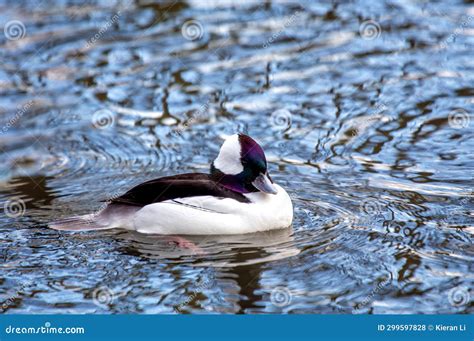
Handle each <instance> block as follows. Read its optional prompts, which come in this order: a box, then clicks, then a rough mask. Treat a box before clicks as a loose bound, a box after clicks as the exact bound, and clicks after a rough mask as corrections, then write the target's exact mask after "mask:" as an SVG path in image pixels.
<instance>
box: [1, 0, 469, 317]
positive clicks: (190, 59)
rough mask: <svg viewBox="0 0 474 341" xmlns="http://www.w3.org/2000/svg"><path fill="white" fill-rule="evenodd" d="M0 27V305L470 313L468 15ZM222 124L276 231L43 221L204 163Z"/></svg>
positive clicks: (400, 12)
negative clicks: (267, 172)
mask: <svg viewBox="0 0 474 341" xmlns="http://www.w3.org/2000/svg"><path fill="white" fill-rule="evenodd" d="M206 3H207V2H206ZM12 20H18V21H19V22H20V24H18V22H13V24H12V23H11V21H12ZM0 22H2V25H3V26H5V27H6V23H10V24H9V26H13V28H16V29H17V30H11V27H10V28H9V30H5V32H4V34H3V35H2V36H1V37H0V45H1V46H0V56H1V57H0V58H1V59H0V61H1V65H2V67H1V69H0V92H1V96H0V127H1V128H2V130H1V131H0V132H1V134H0V150H1V154H0V176H1V179H0V201H1V203H2V205H1V206H2V207H3V208H4V212H2V214H1V215H0V236H1V237H0V238H1V240H2V243H1V247H0V255H1V259H2V261H1V280H0V301H2V302H4V303H3V305H2V309H3V311H4V312H5V313H95V312H97V313H174V312H177V311H179V312H183V313H263V312H264V313H472V312H474V308H473V307H474V304H473V302H472V297H473V296H474V293H473V292H472V289H471V288H472V285H473V283H474V276H473V273H474V263H473V260H474V247H473V234H474V225H473V224H474V214H473V212H474V211H473V207H474V205H473V202H474V194H473V188H472V185H473V183H474V182H473V170H474V162H473V160H474V159H473V150H474V139H473V135H474V134H473V125H474V122H473V120H474V117H473V114H474V88H473V80H474V59H473V58H472V56H473V51H474V49H473V47H474V7H473V6H472V5H470V4H469V3H468V2H467V1H466V3H462V2H457V1H450V2H449V3H448V2H443V3H439V4H433V3H430V2H425V1H419V2H406V1H390V2H387V3H378V2H376V3H374V2H372V1H356V2H353V3H341V4H332V3H323V4H310V3H304V2H302V3H297V2H292V3H273V2H266V3H264V4H259V3H251V2H246V3H245V4H244V5H239V4H238V2H235V3H233V2H229V3H225V4H222V3H219V4H214V5H211V4H208V5H206V4H203V3H199V2H197V1H190V2H188V3H182V4H181V3H175V4H173V3H168V4H161V5H152V4H149V3H148V2H145V1H141V2H140V3H136V2H130V3H125V2H112V1H110V2H109V1H100V2H98V3H94V2H91V1H86V2H85V4H79V2H73V1H71V2H67V1H59V0H58V1H54V2H53V1H38V2H37V3H35V2H34V1H28V2H15V4H13V3H12V2H6V1H5V2H2V3H1V5H0ZM15 24H16V27H15ZM21 24H22V25H24V26H23V27H22V26H21ZM236 131H241V132H246V133H248V134H250V135H251V136H253V137H254V138H256V139H257V140H259V141H260V142H261V144H262V145H263V147H264V149H265V150H266V153H267V158H268V159H269V161H270V162H271V166H270V168H271V175H272V177H273V179H274V180H275V181H276V182H278V183H280V184H281V185H282V186H284V187H285V188H286V189H287V191H288V192H289V193H290V195H291V197H292V200H293V203H294V206H295V219H294V223H293V227H292V229H287V230H283V231H275V232H271V233H262V234H258V235H245V236H232V237H219V236H208V237H200V238H197V237H190V238H188V239H189V240H188V241H187V242H186V241H183V242H182V244H183V245H177V243H176V241H173V240H171V239H169V238H168V237H160V236H146V235H139V234H136V233H130V232H120V231H107V232H86V233H76V234H71V233H60V232H57V231H52V230H49V229H48V228H47V227H46V226H47V223H48V222H49V221H51V220H54V219H58V218H61V217H66V216H69V215H72V214H85V213H89V212H94V211H97V210H98V209H100V208H101V207H102V205H103V203H102V202H101V200H105V199H107V198H109V197H113V196H115V195H118V194H121V193H123V191H125V190H126V189H128V188H130V187H132V186H133V185H135V184H138V183H140V182H142V181H144V180H146V179H150V178H154V177H160V176H165V175H170V174H175V173H180V172H193V171H199V172H201V171H207V169H208V165H209V162H210V161H211V160H212V159H213V158H214V157H215V156H216V154H217V152H218V149H219V147H220V145H221V143H222V139H223V137H224V136H225V135H228V134H231V133H234V132H236Z"/></svg>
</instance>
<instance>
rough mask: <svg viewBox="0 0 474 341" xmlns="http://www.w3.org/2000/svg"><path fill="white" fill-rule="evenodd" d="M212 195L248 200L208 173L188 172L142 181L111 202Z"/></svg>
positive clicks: (139, 203) (143, 202) (142, 202)
mask: <svg viewBox="0 0 474 341" xmlns="http://www.w3.org/2000/svg"><path fill="white" fill-rule="evenodd" d="M203 195H212V196H215V197H219V198H231V199H235V200H237V201H239V202H245V203H248V202H250V201H249V200H248V199H247V198H246V197H245V196H244V195H243V194H241V193H238V192H234V191H231V190H229V189H227V188H225V187H223V186H222V185H220V184H219V183H217V182H215V181H213V180H211V179H210V177H209V175H208V174H201V173H188V174H180V175H174V176H167V177H163V178H159V179H155V180H150V181H147V182H144V183H142V184H140V185H138V186H136V187H134V188H132V189H131V190H129V191H128V192H127V193H125V194H123V195H122V196H120V197H118V198H114V199H112V200H111V201H110V202H111V203H117V204H126V205H134V206H145V205H148V204H152V203H155V202H161V201H165V200H172V199H177V198H186V197H195V196H203Z"/></svg>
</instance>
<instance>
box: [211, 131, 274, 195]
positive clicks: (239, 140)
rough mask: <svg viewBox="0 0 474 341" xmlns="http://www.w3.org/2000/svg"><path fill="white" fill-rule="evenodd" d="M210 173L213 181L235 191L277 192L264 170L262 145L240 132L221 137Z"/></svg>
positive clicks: (265, 169) (264, 162) (265, 167)
mask: <svg viewBox="0 0 474 341" xmlns="http://www.w3.org/2000/svg"><path fill="white" fill-rule="evenodd" d="M211 175H212V177H213V179H214V180H215V181H218V182H219V183H221V184H222V185H224V186H225V187H227V188H228V189H231V190H233V191H236V192H240V193H250V192H258V191H260V192H263V193H268V194H276V193H277V188H276V187H275V185H274V184H273V181H272V180H271V178H270V176H269V175H268V172H267V159H266V158H265V153H264V152H263V149H262V147H260V145H259V144H258V143H257V142H255V140H254V139H252V138H251V137H250V136H247V135H244V134H235V135H232V136H230V137H228V138H227V139H226V140H225V141H224V144H223V145H222V147H221V149H220V151H219V155H218V156H217V158H216V159H215V160H214V162H213V163H212V165H211Z"/></svg>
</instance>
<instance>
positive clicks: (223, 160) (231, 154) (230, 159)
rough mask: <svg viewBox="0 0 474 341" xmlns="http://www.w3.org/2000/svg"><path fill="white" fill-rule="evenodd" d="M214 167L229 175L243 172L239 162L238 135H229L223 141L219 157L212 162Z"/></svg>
mask: <svg viewBox="0 0 474 341" xmlns="http://www.w3.org/2000/svg"><path fill="white" fill-rule="evenodd" d="M214 167H216V168H217V169H219V170H220V171H221V172H222V173H224V174H229V175H235V174H239V173H240V172H242V171H243V170H244V166H242V163H241V162H240V142H239V135H237V134H234V135H231V136H229V137H228V138H227V139H226V140H225V141H224V144H223V145H222V147H221V150H220V151H219V155H217V158H216V159H215V160H214Z"/></svg>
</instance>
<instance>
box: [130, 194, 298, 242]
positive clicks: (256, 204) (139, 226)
mask: <svg viewBox="0 0 474 341" xmlns="http://www.w3.org/2000/svg"><path fill="white" fill-rule="evenodd" d="M275 186H276V187H277V189H278V193H277V194H275V195H272V194H264V193H260V192H258V193H249V194H245V196H246V197H247V198H248V199H249V200H250V201H251V203H241V202H238V201H236V200H234V199H229V198H225V199H219V198H216V197H212V196H201V197H191V198H182V199H175V200H167V201H164V202H160V203H155V204H151V205H147V206H145V207H143V208H142V209H140V210H139V211H138V212H136V213H135V215H134V217H133V223H132V224H133V228H134V229H135V230H137V231H139V232H142V233H156V234H194V235H202V234H242V233H252V232H258V231H267V230H272V229H280V228H286V227H289V226H290V225H291V222H292V220H293V205H292V203H291V199H290V197H289V196H288V194H287V193H286V191H285V190H284V189H283V188H281V187H280V186H278V185H275Z"/></svg>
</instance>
